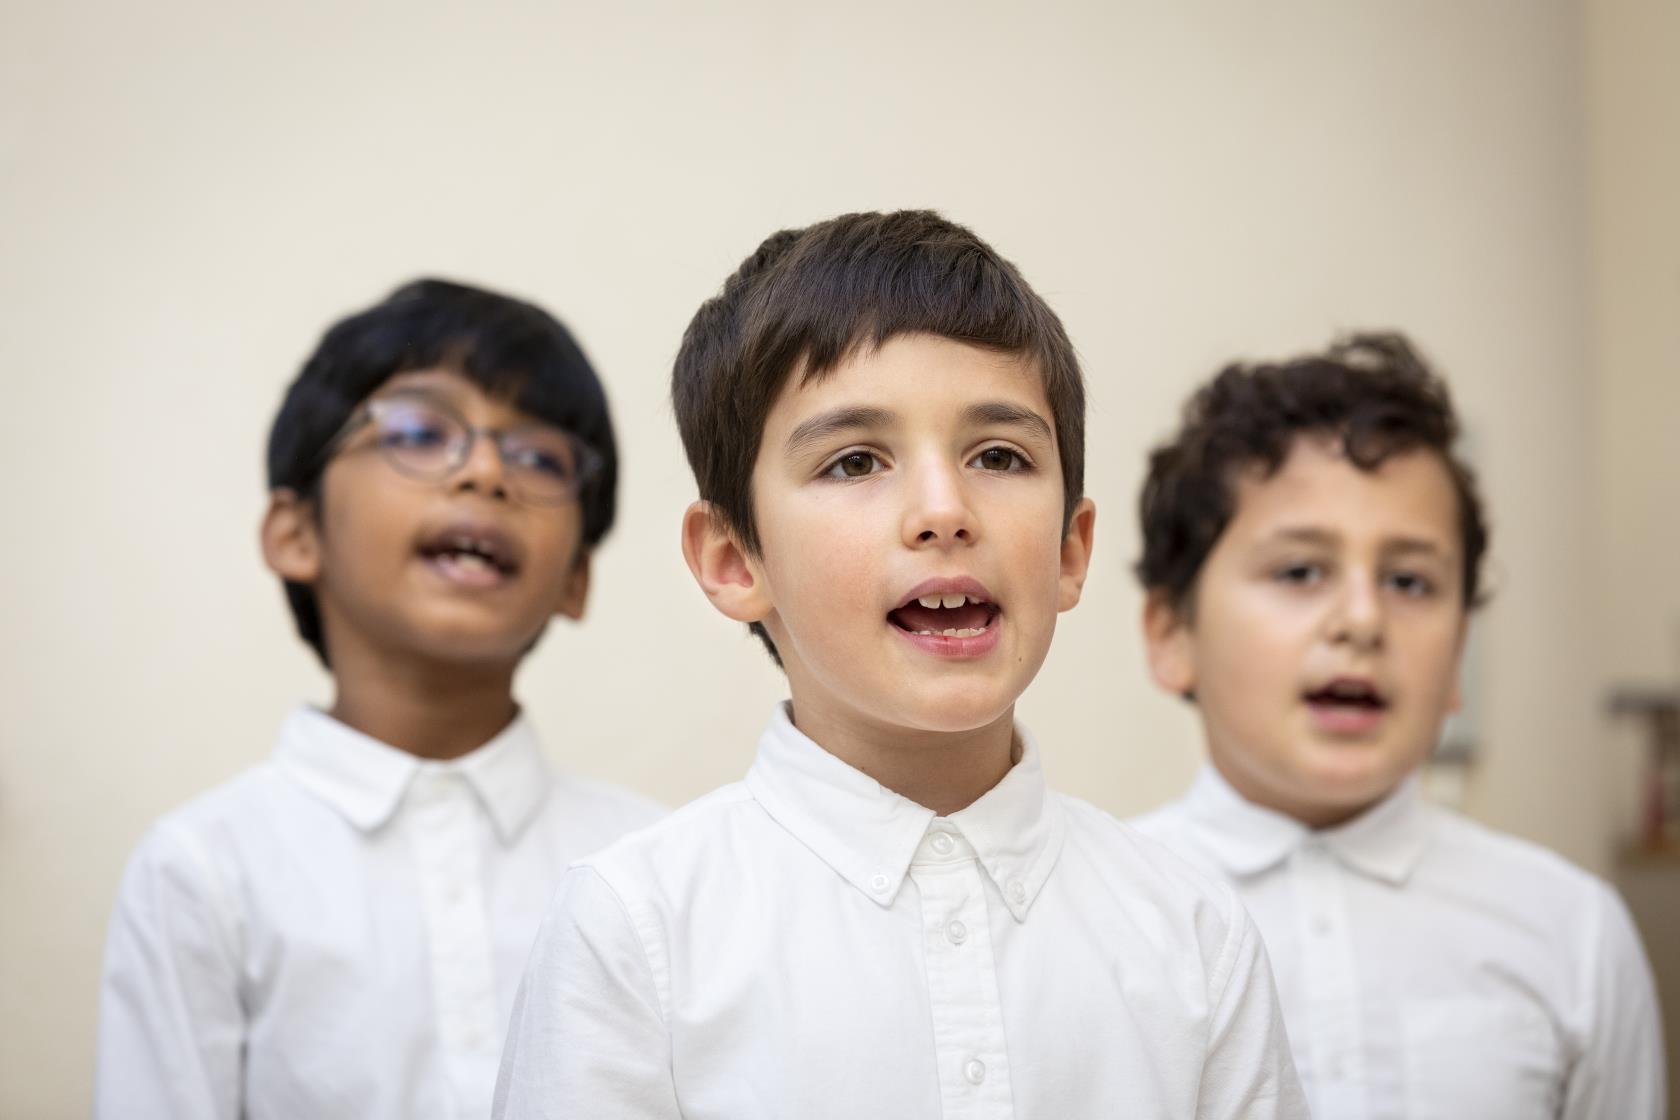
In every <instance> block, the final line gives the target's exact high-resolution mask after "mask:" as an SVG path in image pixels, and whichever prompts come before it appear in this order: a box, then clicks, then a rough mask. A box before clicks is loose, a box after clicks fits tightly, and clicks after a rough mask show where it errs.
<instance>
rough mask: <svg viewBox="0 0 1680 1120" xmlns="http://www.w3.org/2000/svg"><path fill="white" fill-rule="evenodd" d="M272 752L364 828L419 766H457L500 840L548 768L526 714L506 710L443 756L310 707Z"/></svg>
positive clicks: (292, 720) (376, 823) (539, 789)
mask: <svg viewBox="0 0 1680 1120" xmlns="http://www.w3.org/2000/svg"><path fill="white" fill-rule="evenodd" d="M275 760H276V762H277V763H278V764H279V765H280V768H281V769H282V770H284V771H285V772H286V773H288V774H290V775H291V776H292V778H294V779H295V780H296V781H297V782H298V783H299V784H300V785H302V786H303V787H304V788H305V789H306V790H308V791H309V792H310V793H312V794H314V795H315V796H316V797H319V798H320V799H321V800H322V801H325V802H326V803H327V804H328V805H330V806H332V807H333V808H334V809H336V810H337V811H338V812H339V813H340V814H341V815H343V817H344V818H345V819H346V820H348V821H349V822H350V823H351V824H352V825H354V826H355V827H357V828H358V829H361V830H362V831H363V832H372V831H374V830H376V829H378V828H381V827H382V826H384V825H385V823H386V822H387V821H389V820H390V819H391V817H392V816H393V815H394V814H395V813H396V811H397V807H398V806H399V805H400V804H401V803H402V800H403V796H404V795H405V794H406V793H407V791H408V788H409V786H410V785H411V784H412V783H413V781H414V777H415V775H416V774H418V773H419V772H420V771H421V769H422V768H424V769H426V770H434V771H437V772H440V773H456V774H459V775H460V776H461V777H462V778H463V779H464V780H465V781H466V783H467V785H468V786H469V787H470V788H471V789H472V791H473V792H474V794H476V795H477V797H478V799H479V801H480V802H481V803H482V804H483V806H484V808H485V810H486V811H487V812H488V813H489V815H490V819H491V821H492V822H493V823H494V825H495V828H496V834H497V836H498V837H499V838H500V839H501V841H502V842H503V843H510V842H512V840H513V839H514V838H515V837H516V836H518V835H519V833H520V832H521V831H522V830H523V829H524V827H525V826H526V824H528V823H529V822H530V820H531V818H532V817H533V816H535V815H536V811H537V809H538V807H539V806H540V805H541V804H542V800H543V798H544V797H545V796H546V795H547V791H548V784H549V770H548V765H547V763H546V762H545V761H544V760H543V756H542V750H541V748H540V747H539V746H538V744H537V737H536V734H535V732H534V731H533V730H532V728H531V725H530V723H529V721H527V720H526V719H525V717H524V716H523V715H520V716H517V717H515V718H514V720H513V722H512V723H510V724H508V725H507V727H505V728H504V729H503V730H502V731H501V732H500V733H499V734H497V735H496V737H495V738H493V739H491V740H490V741H489V742H488V743H485V744H484V745H483V746H482V747H479V748H477V749H476V750H474V751H472V752H470V753H469V754H465V755H462V756H461V757H460V758H457V759H452V760H451V761H449V762H430V761H422V760H421V759H418V758H416V757H415V756H414V755H411V754H409V753H408V752H406V751H401V750H398V749H397V748H395V747H393V746H390V745H388V744H386V743H382V742H380V741H379V740H378V739H375V738H373V737H372V736H369V735H364V734H362V733H361V732H360V731H357V730H355V729H354V728H352V727H348V726H346V725H345V724H342V723H340V722H339V721H338V720H336V719H334V718H332V717H331V716H329V715H327V714H326V713H325V712H322V711H318V710H317V709H314V708H299V709H298V710H297V711H294V712H293V713H292V714H291V715H290V716H289V717H287V719H286V722H285V723H284V724H283V725H282V726H281V728H280V741H279V744H278V745H277V746H276V748H275Z"/></svg>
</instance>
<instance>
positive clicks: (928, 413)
mask: <svg viewBox="0 0 1680 1120" xmlns="http://www.w3.org/2000/svg"><path fill="white" fill-rule="evenodd" d="M985 400H996V401H1007V402H1011V403H1014V404H1018V405H1021V406H1023V407H1026V408H1030V409H1032V410H1033V411H1034V412H1037V413H1039V414H1040V415H1041V416H1042V417H1043V418H1044V419H1045V420H1046V421H1049V420H1050V419H1051V416H1050V406H1049V401H1048V398H1047V397H1046V394H1045V391H1044V378H1043V376H1042V374H1041V373H1040V371H1039V369H1038V364H1037V363H1036V362H1035V361H1034V360H1033V359H1031V358H1030V357H1028V356H1027V355H1023V354H1011V353H1004V352H1001V351H997V350H991V349H987V348H985V347H981V346H973V345H970V344H968V343H965V342H958V341H956V340H955V339H950V338H945V337H943V336H941V335H932V334H901V335H895V336H893V337H892V338H889V339H888V340H887V341H886V342H884V343H882V344H881V345H880V346H877V347H868V346H865V347H859V348H858V349H857V350H856V351H855V352H854V353H853V354H851V355H850V356H848V357H847V358H846V359H845V360H843V361H842V362H840V364H839V365H837V366H835V367H834V368H833V369H831V370H827V371H825V372H822V373H818V374H814V375H810V376H805V375H803V374H802V372H801V371H799V370H795V371H794V373H793V374H792V375H791V376H790V377H789V378H788V379H787V381H786V383H785V384H783V386H782V388H781V390H780V392H779V393H778V394H777V396H776V399H775V401H774V403H773V404H772V405H771V407H770V412H769V414H768V415H767V416H766V417H765V426H764V427H765V443H766V444H768V443H769V442H770V439H771V437H772V435H773V434H774V433H777V432H781V433H783V434H785V433H786V431H787V430H789V429H791V428H792V427H793V426H794V425H796V424H797V423H799V421H800V420H801V419H803V418H804V417H807V416H810V415H812V414H814V413H817V412H820V411H825V410H827V409H831V408H835V407H840V406H850V405H867V406H869V407H872V408H878V409H882V410H884V411H887V412H891V413H894V414H895V415H896V416H898V417H899V418H900V419H901V420H903V421H905V422H916V423H924V422H929V421H933V422H939V421H953V420H955V419H956V418H957V417H958V416H959V415H960V413H961V411H962V407H963V406H964V405H966V404H969V403H971V402H975V401H985Z"/></svg>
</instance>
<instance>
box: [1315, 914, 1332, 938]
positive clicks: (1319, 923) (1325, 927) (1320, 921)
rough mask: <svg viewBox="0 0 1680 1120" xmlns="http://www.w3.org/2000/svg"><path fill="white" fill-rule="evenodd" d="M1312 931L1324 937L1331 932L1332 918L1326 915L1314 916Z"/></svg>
mask: <svg viewBox="0 0 1680 1120" xmlns="http://www.w3.org/2000/svg"><path fill="white" fill-rule="evenodd" d="M1312 931H1313V932H1314V933H1316V934H1318V935H1319V936H1320V937H1323V936H1324V935H1325V934H1327V933H1329V932H1330V918H1329V916H1328V915H1325V914H1314V915H1313V917H1312Z"/></svg>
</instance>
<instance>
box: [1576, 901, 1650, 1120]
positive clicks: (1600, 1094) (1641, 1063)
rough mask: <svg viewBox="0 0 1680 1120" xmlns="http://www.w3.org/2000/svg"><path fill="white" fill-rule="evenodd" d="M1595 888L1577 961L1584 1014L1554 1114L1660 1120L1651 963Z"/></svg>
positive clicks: (1629, 922)
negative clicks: (1590, 924) (1592, 924)
mask: <svg viewBox="0 0 1680 1120" xmlns="http://www.w3.org/2000/svg"><path fill="white" fill-rule="evenodd" d="M1597 888H1598V891H1599V905H1598V906H1597V907H1595V910H1596V912H1597V918H1598V921H1597V923H1596V926H1597V930H1596V936H1594V937H1592V938H1591V939H1589V941H1588V944H1587V945H1586V946H1585V949H1586V951H1585V952H1584V953H1583V954H1582V962H1581V964H1582V967H1583V968H1584V969H1585V970H1586V972H1587V976H1586V978H1585V982H1584V986H1585V992H1586V998H1587V1001H1588V1008H1589V1016H1590V1017H1589V1019H1588V1025H1587V1035H1586V1038H1585V1039H1584V1040H1583V1047H1582V1050H1581V1053H1580V1055H1579V1057H1578V1058H1577V1059H1576V1061H1575V1064H1574V1065H1573V1067H1571V1069H1570V1071H1569V1084H1568V1089H1567V1092H1566V1093H1565V1094H1564V1107H1563V1112H1562V1114H1561V1115H1562V1116H1563V1118H1564V1120H1592V1118H1595V1117H1603V1116H1616V1117H1626V1118H1627V1120H1662V1116H1663V1110H1664V1108H1665V1107H1666V1101H1667V1097H1666V1088H1665V1086H1664V1073H1663V1062H1664V1059H1663V1038H1662V1024H1661V1019H1660V1018H1659V1016H1658V1012H1657V997H1656V987H1655V984H1654V982H1653V980H1652V978H1651V966H1650V963H1649V962H1648V961H1647V960H1646V959H1645V950H1644V948H1643V947H1642V946H1641V945H1640V942H1639V934H1638V932H1637V931H1635V929H1634V926H1633V919H1632V918H1631V917H1630V916H1629V915H1628V911H1627V907H1626V906H1625V905H1624V904H1623V902H1622V900H1621V897H1620V896H1619V895H1617V894H1616V892H1615V891H1614V890H1612V889H1611V888H1610V887H1609V886H1608V885H1605V884H1602V883H1600V884H1597Z"/></svg>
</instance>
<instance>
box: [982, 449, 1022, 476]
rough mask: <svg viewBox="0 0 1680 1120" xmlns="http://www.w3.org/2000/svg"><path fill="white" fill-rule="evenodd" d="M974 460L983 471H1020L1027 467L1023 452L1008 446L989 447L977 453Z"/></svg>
mask: <svg viewBox="0 0 1680 1120" xmlns="http://www.w3.org/2000/svg"><path fill="white" fill-rule="evenodd" d="M973 462H974V465H975V466H977V467H979V468H980V469H981V470H983V471H1019V470H1025V469H1026V467H1027V464H1026V460H1025V459H1024V458H1023V457H1022V456H1021V454H1020V453H1019V452H1016V451H1011V450H1010V449H1009V448H1007V447H988V448H986V450H984V451H982V452H980V454H978V455H976V456H975V457H974V460H973Z"/></svg>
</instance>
